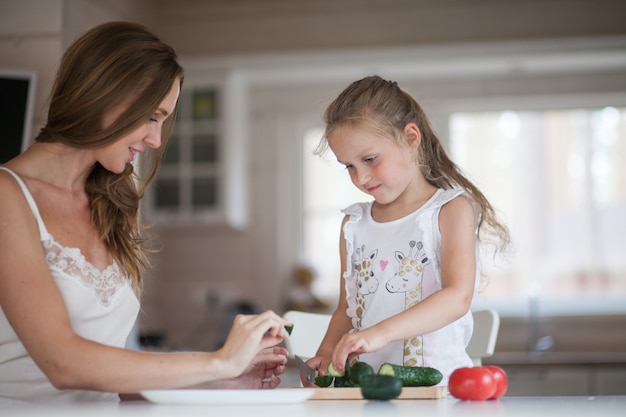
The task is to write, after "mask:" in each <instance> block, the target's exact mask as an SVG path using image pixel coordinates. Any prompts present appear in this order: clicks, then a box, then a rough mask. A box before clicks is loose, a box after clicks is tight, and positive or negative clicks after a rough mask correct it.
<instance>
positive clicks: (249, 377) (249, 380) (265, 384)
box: [219, 346, 287, 389]
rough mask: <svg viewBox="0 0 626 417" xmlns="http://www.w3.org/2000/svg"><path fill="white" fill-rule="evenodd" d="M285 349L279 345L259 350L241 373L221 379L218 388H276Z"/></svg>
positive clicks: (284, 360) (284, 367)
mask: <svg viewBox="0 0 626 417" xmlns="http://www.w3.org/2000/svg"><path fill="white" fill-rule="evenodd" d="M286 364H287V349H285V348H283V347H279V346H275V347H273V348H267V349H263V350H262V351H261V352H259V353H258V354H257V355H256V356H255V357H254V359H252V362H250V364H249V365H248V367H247V368H246V369H245V370H244V371H243V373H242V374H241V375H239V376H237V377H235V378H231V379H227V380H224V381H221V384H219V385H220V388H225V389H229V388H230V389H242V388H254V389H260V388H276V387H277V386H278V384H280V378H279V377H278V376H279V375H280V374H282V373H283V372H285V369H286V366H285V365H286Z"/></svg>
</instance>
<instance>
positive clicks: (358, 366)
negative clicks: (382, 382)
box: [349, 362, 375, 385]
mask: <svg viewBox="0 0 626 417" xmlns="http://www.w3.org/2000/svg"><path fill="white" fill-rule="evenodd" d="M374 373H375V372H374V368H372V366H371V365H370V364H369V363H367V362H355V363H353V364H352V365H350V375H349V378H350V382H352V383H353V384H356V385H358V384H359V381H360V380H361V378H362V377H364V376H366V375H374Z"/></svg>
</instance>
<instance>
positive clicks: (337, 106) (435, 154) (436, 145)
mask: <svg viewBox="0 0 626 417" xmlns="http://www.w3.org/2000/svg"><path fill="white" fill-rule="evenodd" d="M324 121H325V122H326V130H325V132H324V136H323V138H322V141H321V142H320V144H319V146H318V148H317V149H316V151H315V153H316V154H321V153H323V152H325V151H326V149H327V148H328V137H329V136H330V135H332V133H333V132H334V131H335V130H336V129H337V128H339V127H342V126H346V125H350V126H353V127H359V128H363V129H367V130H369V131H371V132H373V133H375V134H377V135H379V136H380V137H384V138H393V139H395V140H396V141H398V143H400V144H404V143H406V141H405V138H404V133H403V131H404V127H405V126H406V125H407V124H408V123H415V124H416V125H417V127H418V128H419V130H420V132H421V137H422V138H421V143H420V147H419V152H418V161H417V163H418V164H419V166H420V169H421V171H422V174H423V175H424V177H425V178H426V180H427V181H428V182H429V183H430V184H432V185H433V186H435V187H437V188H442V189H450V188H456V187H460V188H463V189H464V190H465V191H466V192H467V193H468V194H469V195H470V196H471V198H472V199H473V200H474V201H475V202H476V204H478V205H479V206H480V208H481V216H480V220H479V223H478V230H477V233H478V237H479V239H481V238H482V239H481V240H485V237H486V236H485V234H488V235H490V236H491V237H495V238H496V240H499V241H500V245H499V248H500V249H503V248H504V247H505V246H506V245H508V243H509V231H508V228H507V227H506V226H505V225H504V224H503V223H501V222H500V221H499V220H498V218H497V216H496V213H495V210H494V208H493V207H492V206H491V204H490V203H489V201H488V200H487V198H486V197H485V196H484V195H483V193H482V192H481V191H480V190H479V189H478V188H477V187H476V186H475V185H474V184H473V183H472V182H471V181H470V180H469V179H467V178H466V177H465V176H464V175H463V173H462V172H461V170H460V169H459V167H457V165H456V164H455V163H454V162H452V160H450V158H449V157H448V155H447V154H446V152H445V150H444V148H443V146H442V145H441V141H440V140H439V138H438V137H437V135H436V134H435V132H434V130H433V128H432V127H431V125H430V122H429V121H428V118H427V117H426V113H425V112H424V110H422V108H421V107H420V105H419V104H418V103H417V101H416V100H415V99H414V98H413V97H412V96H411V95H410V94H408V93H407V92H405V91H404V90H402V89H400V87H398V84H397V83H396V82H392V81H387V80H384V79H382V78H381V77H379V76H370V77H366V78H363V79H361V80H358V81H355V82H353V83H352V84H350V85H349V86H348V87H347V88H346V89H345V90H343V92H341V94H339V96H338V97H337V98H336V99H335V100H334V101H333V102H332V103H331V104H330V105H329V106H328V108H327V109H326V112H325V114H324Z"/></svg>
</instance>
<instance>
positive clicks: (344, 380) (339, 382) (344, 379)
mask: <svg viewBox="0 0 626 417" xmlns="http://www.w3.org/2000/svg"><path fill="white" fill-rule="evenodd" d="M326 369H327V370H328V375H332V376H334V377H335V388H345V387H355V386H357V385H355V384H353V383H352V381H350V371H351V367H350V362H348V361H347V360H346V366H345V367H344V372H343V373H342V374H340V373H339V372H338V371H337V370H336V369H335V368H334V367H333V363H332V361H331V362H328V367H327V368H326Z"/></svg>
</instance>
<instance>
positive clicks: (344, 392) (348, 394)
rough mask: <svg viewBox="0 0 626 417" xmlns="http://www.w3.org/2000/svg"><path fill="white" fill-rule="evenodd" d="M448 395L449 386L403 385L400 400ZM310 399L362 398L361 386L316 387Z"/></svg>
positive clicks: (435, 397)
mask: <svg viewBox="0 0 626 417" xmlns="http://www.w3.org/2000/svg"><path fill="white" fill-rule="evenodd" d="M446 395H448V387H402V392H401V393H400V396H398V398H396V399H398V400H416V399H424V400H432V399H437V398H444V397H445V396H446ZM309 399H310V400H362V399H363V395H361V388H334V387H328V388H315V392H314V393H313V395H312V396H311V397H310V398H309Z"/></svg>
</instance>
